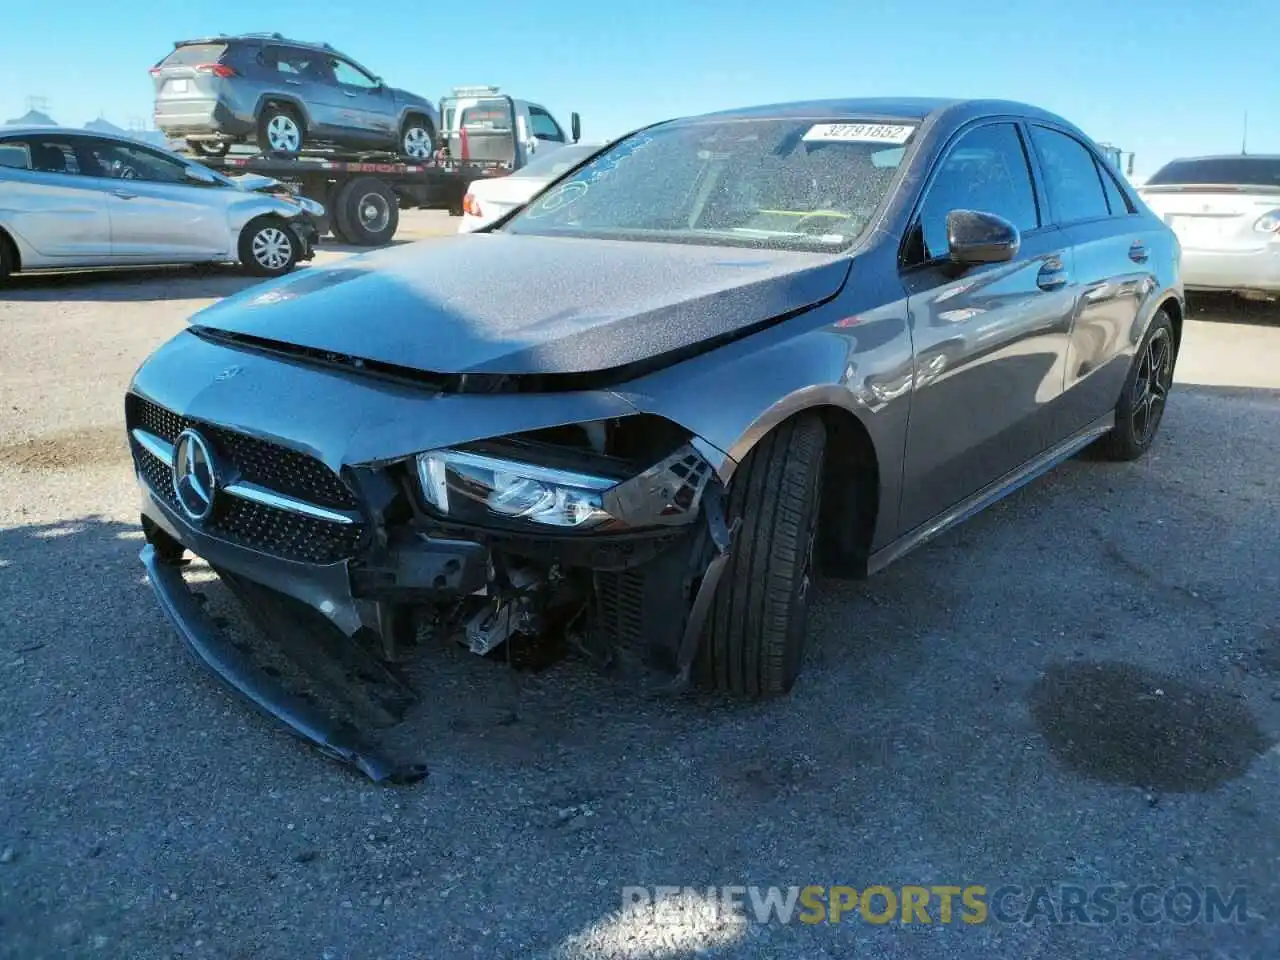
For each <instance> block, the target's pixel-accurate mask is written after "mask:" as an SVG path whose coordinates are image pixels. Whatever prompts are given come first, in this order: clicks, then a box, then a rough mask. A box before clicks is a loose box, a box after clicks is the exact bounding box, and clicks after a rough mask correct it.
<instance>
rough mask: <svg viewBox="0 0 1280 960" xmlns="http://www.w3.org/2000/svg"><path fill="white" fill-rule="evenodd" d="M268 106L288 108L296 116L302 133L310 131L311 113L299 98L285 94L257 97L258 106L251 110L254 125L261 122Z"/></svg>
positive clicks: (266, 94) (267, 94)
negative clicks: (300, 124) (300, 123)
mask: <svg viewBox="0 0 1280 960" xmlns="http://www.w3.org/2000/svg"><path fill="white" fill-rule="evenodd" d="M269 106H282V107H288V108H289V109H291V110H292V111H293V112H294V113H296V114H297V115H298V119H299V120H300V121H301V122H302V132H303V133H306V132H307V131H309V130H310V129H311V127H312V123H311V113H310V112H309V111H308V110H307V108H306V105H305V104H304V103H303V102H302V100H300V99H299V98H297V97H295V96H293V95H291V94H287V93H264V94H262V95H261V96H260V97H258V104H257V106H256V107H254V110H253V117H254V122H255V123H260V122H261V120H262V111H263V110H265V109H267V107H269Z"/></svg>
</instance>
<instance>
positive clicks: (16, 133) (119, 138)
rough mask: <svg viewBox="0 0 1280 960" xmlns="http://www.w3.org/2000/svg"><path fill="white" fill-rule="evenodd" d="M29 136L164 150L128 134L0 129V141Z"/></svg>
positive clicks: (58, 128)
mask: <svg viewBox="0 0 1280 960" xmlns="http://www.w3.org/2000/svg"><path fill="white" fill-rule="evenodd" d="M31 136H46V137H47V136H59V137H88V138H90V139H92V140H114V141H116V142H117V143H128V144H137V145H138V146H140V147H150V148H151V149H152V150H160V151H163V150H164V147H161V146H159V145H157V144H154V143H148V142H147V141H146V140H142V139H140V138H138V137H131V136H129V135H128V133H124V134H119V133H100V132H98V131H97V130H86V129H84V128H83V127H37V126H30V127H0V140H3V139H7V138H9V137H31Z"/></svg>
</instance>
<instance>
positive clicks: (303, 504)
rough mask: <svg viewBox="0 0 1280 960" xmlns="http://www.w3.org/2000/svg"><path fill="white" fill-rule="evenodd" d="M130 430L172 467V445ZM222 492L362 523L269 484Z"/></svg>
mask: <svg viewBox="0 0 1280 960" xmlns="http://www.w3.org/2000/svg"><path fill="white" fill-rule="evenodd" d="M130 433H131V435H132V436H133V439H134V440H135V441H137V443H138V447H139V448H140V449H142V450H143V451H145V452H146V453H148V454H150V455H151V456H153V457H155V459H157V460H159V461H160V462H161V463H163V464H164V466H165V467H166V469H169V470H172V469H173V444H171V443H169V442H168V441H167V440H165V439H163V438H161V437H157V436H156V435H155V434H154V433H151V432H149V431H147V430H143V429H141V428H140V427H134V428H133V430H131V431H130ZM219 491H220V492H222V493H225V494H228V495H229V496H232V497H239V498H240V499H241V500H251V501H253V502H254V503H261V504H263V505H264V506H268V507H275V508H276V509H277V510H287V511H289V512H290V513H297V514H300V515H302V516H304V517H311V518H313V519H316V520H327V521H328V522H330V523H342V524H352V523H359V522H360V518H359V517H357V516H355V515H353V514H350V513H342V512H340V511H338V510H330V509H328V508H327V507H320V506H317V505H316V504H314V503H307V501H305V500H299V499H297V498H296V497H290V496H287V495H286V494H283V493H277V492H276V491H274V490H268V489H267V488H266V487H262V486H259V485H257V484H255V483H244V482H240V483H229V484H227V485H226V486H224V487H219Z"/></svg>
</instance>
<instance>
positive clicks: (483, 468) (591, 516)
mask: <svg viewBox="0 0 1280 960" xmlns="http://www.w3.org/2000/svg"><path fill="white" fill-rule="evenodd" d="M418 479H419V480H420V481H421V483H422V492H423V496H425V497H426V500H427V502H428V503H429V504H431V506H433V507H435V509H436V510H438V511H439V512H440V513H442V514H444V515H446V516H449V517H452V518H455V519H459V520H467V519H483V516H484V514H485V513H488V514H489V515H490V516H494V515H496V516H498V517H506V518H509V519H513V520H526V521H530V522H532V523H537V524H542V525H544V526H549V527H561V528H572V529H586V528H589V527H594V526H596V525H597V524H600V523H603V522H604V521H606V520H609V519H611V517H610V514H609V513H608V512H607V511H606V510H605V509H604V506H603V502H602V500H601V494H602V493H603V492H604V491H605V490H608V489H609V488H610V487H613V486H616V485H617V483H618V480H617V479H612V478H608V477H597V476H592V475H590V474H584V473H575V472H572V471H567V470H556V469H552V468H548V467H540V466H537V465H535V464H527V463H519V462H517V461H512V460H505V459H502V458H499V457H490V456H485V455H484V454H477V453H469V452H466V451H462V450H436V451H432V452H431V453H424V454H421V455H420V456H419V457H418Z"/></svg>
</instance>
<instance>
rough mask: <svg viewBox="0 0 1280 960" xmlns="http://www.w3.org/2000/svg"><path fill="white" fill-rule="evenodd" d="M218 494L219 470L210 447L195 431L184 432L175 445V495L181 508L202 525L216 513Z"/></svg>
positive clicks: (179, 435)
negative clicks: (211, 514) (214, 509)
mask: <svg viewBox="0 0 1280 960" xmlns="http://www.w3.org/2000/svg"><path fill="white" fill-rule="evenodd" d="M217 491H218V468H217V466H216V464H215V463H214V460H213V454H212V453H211V452H210V451H209V444H208V443H207V442H206V441H205V439H204V437H202V436H200V434H198V433H196V431H194V430H183V431H182V432H181V433H180V434H178V441H177V443H175V444H174V445H173V492H174V494H176V495H177V497H178V506H180V507H182V512H183V513H185V514H186V515H187V516H188V517H190V518H191V519H192V520H194V521H196V522H199V521H201V520H203V519H205V517H207V516H209V513H210V512H211V511H212V510H213V497H214V494H216V493H217Z"/></svg>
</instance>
